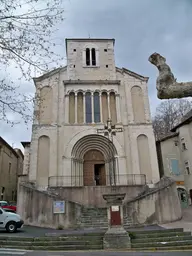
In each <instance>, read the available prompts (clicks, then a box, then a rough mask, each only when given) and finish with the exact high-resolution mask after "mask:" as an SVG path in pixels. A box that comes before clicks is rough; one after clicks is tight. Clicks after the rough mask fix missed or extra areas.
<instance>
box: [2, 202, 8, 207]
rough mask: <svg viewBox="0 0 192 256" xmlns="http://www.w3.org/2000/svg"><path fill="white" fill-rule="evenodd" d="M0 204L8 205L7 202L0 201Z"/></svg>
mask: <svg viewBox="0 0 192 256" xmlns="http://www.w3.org/2000/svg"><path fill="white" fill-rule="evenodd" d="M0 206H8V203H7V202H1V203H0Z"/></svg>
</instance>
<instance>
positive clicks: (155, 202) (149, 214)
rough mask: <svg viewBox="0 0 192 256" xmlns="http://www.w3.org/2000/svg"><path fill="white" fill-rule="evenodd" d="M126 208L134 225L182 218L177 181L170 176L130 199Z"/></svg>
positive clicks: (166, 221)
mask: <svg viewBox="0 0 192 256" xmlns="http://www.w3.org/2000/svg"><path fill="white" fill-rule="evenodd" d="M126 208H127V214H128V216H130V217H131V218H132V222H133V223H134V225H149V224H157V223H168V222H173V221H176V220H179V219H181V218H182V211H181V205H180V201H179V197H178V193H177V188H176V183H175V182H174V181H172V180H171V179H168V178H163V179H161V180H160V182H159V183H157V185H156V187H155V188H153V189H148V190H147V191H145V192H144V193H143V194H141V195H140V196H138V197H137V198H135V199H134V200H131V201H129V202H128V203H127V205H126Z"/></svg>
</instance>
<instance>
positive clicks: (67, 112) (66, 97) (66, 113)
mask: <svg viewBox="0 0 192 256" xmlns="http://www.w3.org/2000/svg"><path fill="white" fill-rule="evenodd" d="M65 123H67V124H68V123H69V94H66V95H65Z"/></svg>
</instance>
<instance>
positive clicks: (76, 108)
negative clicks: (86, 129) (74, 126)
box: [75, 93, 78, 123]
mask: <svg viewBox="0 0 192 256" xmlns="http://www.w3.org/2000/svg"><path fill="white" fill-rule="evenodd" d="M77 110H78V107H77V93H75V123H77Z"/></svg>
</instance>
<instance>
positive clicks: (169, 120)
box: [153, 99, 192, 140]
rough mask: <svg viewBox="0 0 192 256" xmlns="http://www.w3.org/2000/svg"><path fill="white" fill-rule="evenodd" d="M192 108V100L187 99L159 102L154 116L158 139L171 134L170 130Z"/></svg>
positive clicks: (155, 131) (154, 127)
mask: <svg viewBox="0 0 192 256" xmlns="http://www.w3.org/2000/svg"><path fill="white" fill-rule="evenodd" d="M191 109H192V102H191V101H188V100H186V99H174V100H166V101H163V102H161V103H160V104H159V106H158V107H157V109H156V113H155V116H154V117H153V129H154V133H155V137H156V139H157V140H158V139H161V138H162V137H164V136H166V135H168V134H170V130H171V129H172V128H173V127H174V126H176V125H177V124H178V123H179V122H181V120H182V117H183V116H184V115H186V114H187V112H189V111H190V110H191Z"/></svg>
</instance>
